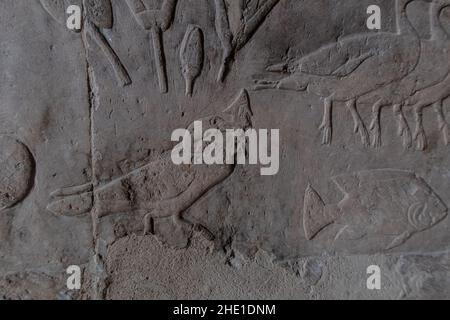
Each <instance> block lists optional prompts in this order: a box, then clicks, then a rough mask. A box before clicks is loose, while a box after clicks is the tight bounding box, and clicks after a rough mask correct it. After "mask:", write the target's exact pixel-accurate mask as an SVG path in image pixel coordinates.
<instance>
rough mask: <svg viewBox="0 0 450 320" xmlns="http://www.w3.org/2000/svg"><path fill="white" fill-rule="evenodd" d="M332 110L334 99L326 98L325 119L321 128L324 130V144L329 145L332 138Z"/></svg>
mask: <svg viewBox="0 0 450 320" xmlns="http://www.w3.org/2000/svg"><path fill="white" fill-rule="evenodd" d="M332 111H333V101H332V100H331V98H325V99H324V110H323V120H322V124H321V125H320V127H319V129H320V130H321V131H322V144H324V145H329V144H330V143H331V138H332V130H333V128H332Z"/></svg>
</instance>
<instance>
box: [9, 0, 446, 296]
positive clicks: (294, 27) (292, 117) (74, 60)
mask: <svg viewBox="0 0 450 320" xmlns="http://www.w3.org/2000/svg"><path fill="white" fill-rule="evenodd" d="M379 2H380V4H379V5H380V7H381V10H382V12H383V19H382V21H383V23H382V25H383V27H382V30H380V31H373V30H368V29H367V28H366V18H367V12H366V9H367V7H368V6H369V5H371V4H372V1H370V0H361V1H356V0H354V1H353V0H346V1H331V0H302V1H297V0H236V1H234V0H198V1H197V0H196V1H192V0H180V1H177V0H126V1H118V0H112V1H110V0H83V1H81V0H78V1H66V0H40V1H36V3H34V4H32V5H30V4H29V2H28V0H15V1H12V0H6V1H5V4H4V5H1V6H2V7H3V6H4V7H5V8H7V9H8V11H9V12H13V13H14V14H5V13H3V10H2V12H0V27H1V29H0V30H3V31H0V35H1V36H2V37H3V38H4V41H3V38H2V41H1V42H0V66H2V70H3V71H4V72H3V76H2V77H1V79H0V124H1V127H2V129H1V130H0V134H1V135H0V240H1V241H0V258H1V259H0V298H2V297H6V298H8V297H18V298H20V297H26V298H28V297H30V298H39V297H50V298H52V297H53V298H60V299H66V298H67V299H77V298H88V299H93V298H99V299H103V298H117V297H122V298H132V297H131V296H130V295H132V293H131V292H132V291H133V292H134V291H136V292H138V294H137V295H139V296H140V297H142V298H149V297H151V298H173V297H185V298H195V295H196V293H195V292H202V294H199V295H200V296H201V297H208V293H207V292H210V294H211V296H214V297H218V298H223V299H226V298H230V296H231V298H232V297H235V296H239V297H242V296H245V295H243V294H237V292H238V291H236V292H233V288H232V286H231V285H230V283H237V282H239V280H237V279H240V278H242V276H241V275H245V278H246V279H247V280H246V281H247V282H246V287H248V288H249V290H248V292H251V294H250V295H251V296H249V297H247V298H254V297H259V298H275V297H276V298H278V297H279V295H280V296H282V297H287V298H298V297H301V298H336V297H339V298H358V297H359V296H365V297H366V296H367V297H368V298H379V296H377V294H379V293H376V292H366V291H361V290H362V289H361V288H360V283H362V282H361V279H355V281H354V282H352V281H353V280H352V281H344V280H342V279H348V278H349V277H350V275H352V274H355V273H364V272H365V270H366V269H365V268H366V267H367V264H368V263H369V262H371V261H375V262H376V263H378V264H379V265H380V266H383V268H385V269H386V270H388V271H387V274H386V277H387V278H388V279H389V281H387V282H386V283H387V284H386V290H385V291H384V294H386V297H388V298H410V297H427V296H433V297H436V296H439V297H443V298H447V297H449V291H450V290H447V288H444V289H442V288H441V287H439V288H438V285H437V283H439V282H440V283H447V282H448V281H447V282H445V281H442V279H444V278H445V277H446V275H448V268H447V269H446V266H447V264H448V263H447V260H448V259H447V252H448V251H449V249H450V248H449V245H448V244H449V243H450V233H449V232H448V231H449V229H450V220H449V218H448V205H449V203H450V195H449V193H448V190H450V169H449V167H450V157H449V152H448V151H449V149H448V145H449V143H450V131H449V122H448V121H450V120H449V115H448V112H449V110H450V108H448V98H449V97H450V59H449V58H450V56H449V55H450V36H449V35H450V1H449V0H395V1H388V0H383V1H379ZM69 5H78V6H80V8H81V9H82V16H83V20H82V28H81V30H80V32H79V33H77V32H71V31H69V30H68V29H67V27H66V19H67V13H66V9H67V7H68V6H69ZM25 15H27V16H30V17H32V18H30V19H29V20H27V21H26V22H23V23H22V24H20V21H21V20H20V18H21V17H22V18H23V17H25ZM17 25H23V28H25V29H24V30H25V31H20V30H16V28H15V27H13V26H17ZM36 39H38V40H36ZM385 107H390V110H391V112H390V113H384V112H383V111H384V110H385V109H387V108H385ZM344 110H348V111H349V112H343V111H344ZM429 110H430V111H431V110H432V111H433V112H428V111H429ZM198 120H201V121H202V123H203V126H204V128H203V130H208V129H217V130H219V131H220V132H226V131H227V130H231V129H234V130H239V129H241V130H247V129H279V130H280V170H279V172H278V173H277V174H276V175H274V176H261V175H260V174H259V172H260V165H243V164H220V165H206V164H200V165H194V164H183V165H176V164H174V162H173V160H172V158H171V154H172V152H173V151H174V149H175V147H176V146H175V145H176V143H175V142H174V141H171V140H172V139H171V134H172V133H173V132H174V130H176V129H179V128H186V129H187V130H188V132H190V133H193V130H194V129H193V127H194V122H195V121H198ZM399 138H400V139H399ZM194 139H195V137H194ZM206 147H208V145H202V148H206ZM202 150H203V149H202ZM245 152H246V153H247V154H248V153H249V150H245ZM233 156H236V154H233ZM168 257H170V259H173V260H174V261H177V263H179V265H180V266H181V265H182V266H183V268H180V269H179V270H175V271H173V270H172V268H173V267H174V266H176V265H177V264H175V263H174V264H170V261H172V260H170V259H169V258H168ZM196 259H197V260H196ZM169 260H170V261H169ZM199 261H201V265H202V267H200V262H199ZM160 262H161V265H164V266H166V267H164V268H158V267H157V266H159V264H158V263H160ZM434 262H436V263H434ZM69 265H78V266H80V267H81V268H82V269H83V274H84V276H85V278H86V281H85V282H84V283H83V288H82V290H81V291H80V292H78V293H77V294H73V293H70V292H67V291H66V290H65V289H64V284H63V285H62V286H61V285H60V283H59V282H60V281H63V280H64V279H61V274H63V273H64V272H65V268H66V267H67V266H69ZM430 265H433V266H434V267H433V268H429V266H430ZM169 269H170V270H172V271H173V272H175V273H174V276H175V277H178V276H180V278H183V276H186V279H193V278H196V279H199V281H198V284H196V285H195V286H194V287H195V290H194V289H192V288H187V286H186V285H185V286H183V288H184V289H180V290H179V291H177V290H176V284H174V283H171V281H172V280H173V279H172V278H171V277H170V276H168V273H167V272H168V271H167V270H169ZM43 270H45V272H43ZM199 270H200V271H199ZM212 270H214V271H212ZM216 270H219V271H217V272H216ZM355 270H357V271H355ZM172 271H171V272H172ZM146 272H151V273H152V275H151V276H152V277H154V278H156V279H158V281H156V283H157V284H155V283H152V284H151V285H148V286H147V284H148V282H146V281H143V280H142V279H145V278H146V277H147V278H148V277H149V276H148V274H145V273H146ZM177 272H178V273H177ZM199 273H201V275H200V274H199ZM125 274H128V275H129V277H126V276H125ZM171 279H172V280H171ZM183 279H184V278H183ZM430 279H432V280H430ZM128 281H131V282H128ZM149 281H150V280H149ZM183 281H184V280H183ZM19 282H20V284H17V285H14V288H15V289H12V288H11V285H10V284H11V283H14V284H15V283H19ZM172 282H173V281H172ZM223 282H226V288H227V289H226V290H225V289H224V290H225V291H220V290H219V289H216V288H220V286H221V283H223ZM425 284H427V285H428V284H429V286H431V287H432V290H430V291H427V290H428V289H429V287H427V286H426V285H425ZM208 286H212V287H213V289H211V288H210V289H208V288H207V287H208ZM346 286H348V287H346ZM43 287H44V289H43V290H42V292H41V293H40V291H41V288H43ZM149 288H151V289H149ZM208 290H209V291H208ZM230 290H231V291H230ZM236 290H237V289H236ZM194 291H195V292H194ZM203 292H205V293H204V294H203ZM430 292H431V293H430Z"/></svg>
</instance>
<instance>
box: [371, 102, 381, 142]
mask: <svg viewBox="0 0 450 320" xmlns="http://www.w3.org/2000/svg"><path fill="white" fill-rule="evenodd" d="M382 107H383V104H382V101H381V100H378V101H377V102H375V104H374V105H373V107H372V122H371V124H370V130H371V131H372V134H373V139H372V146H373V147H374V148H379V147H381V144H382V143H381V119H380V116H381V108H382Z"/></svg>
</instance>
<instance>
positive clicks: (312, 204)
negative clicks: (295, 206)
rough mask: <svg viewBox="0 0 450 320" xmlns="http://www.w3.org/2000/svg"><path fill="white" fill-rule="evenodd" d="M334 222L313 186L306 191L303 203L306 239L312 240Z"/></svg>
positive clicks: (309, 186)
mask: <svg viewBox="0 0 450 320" xmlns="http://www.w3.org/2000/svg"><path fill="white" fill-rule="evenodd" d="M333 222H334V219H332V218H330V217H328V215H327V214H326V210H325V203H324V202H323V200H322V198H321V197H320V195H319V194H318V193H317V192H316V190H314V189H313V187H312V186H311V185H308V188H307V189H306V191H305V198H304V202H303V228H304V231H305V235H306V239H308V240H312V239H313V238H314V237H315V236H316V235H317V234H318V233H319V232H320V231H321V230H322V229H323V228H325V227H326V226H328V225H330V224H331V223H333Z"/></svg>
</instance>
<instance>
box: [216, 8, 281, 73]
mask: <svg viewBox="0 0 450 320" xmlns="http://www.w3.org/2000/svg"><path fill="white" fill-rule="evenodd" d="M279 1H280V0H243V1H235V4H238V5H239V12H240V14H241V17H240V24H239V26H238V29H237V31H236V32H235V34H233V32H232V31H231V28H230V20H229V16H228V9H227V1H226V0H214V3H215V7H216V32H217V35H218V37H219V40H220V42H221V45H222V51H223V54H222V65H221V67H220V70H219V74H218V77H217V81H223V80H224V79H225V77H226V73H227V71H228V68H229V65H230V64H231V63H232V61H233V59H234V57H235V55H236V53H237V52H238V51H239V50H241V49H242V48H243V47H244V46H245V45H246V44H247V42H248V41H249V40H250V39H251V37H252V36H253V34H254V33H255V32H256V30H257V29H258V28H259V26H260V25H261V24H262V23H263V22H264V20H265V19H266V17H267V15H268V14H269V13H270V12H271V11H272V9H273V8H274V7H275V6H276V5H277V3H278V2H279ZM232 2H234V0H233V1H232Z"/></svg>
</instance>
